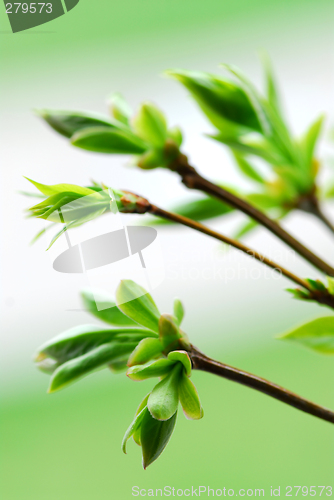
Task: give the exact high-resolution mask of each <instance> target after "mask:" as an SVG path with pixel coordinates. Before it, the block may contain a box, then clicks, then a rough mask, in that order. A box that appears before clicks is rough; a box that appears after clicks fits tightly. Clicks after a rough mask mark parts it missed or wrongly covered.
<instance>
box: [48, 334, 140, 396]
mask: <svg viewBox="0 0 334 500" xmlns="http://www.w3.org/2000/svg"><path fill="white" fill-rule="evenodd" d="M136 345H137V344H136V343H135V342H123V343H119V342H110V343H109V344H103V345H100V346H99V347H96V348H95V349H93V350H92V351H89V352H88V353H87V354H84V355H83V356H79V357H78V358H74V359H71V360H70V361H67V362H66V363H64V364H62V365H61V366H59V367H58V368H57V370H56V371H55V372H54V374H53V376H52V378H51V381H50V386H49V390H48V392H49V393H51V392H56V391H59V389H62V388H63V387H65V386H67V385H68V384H71V383H72V382H75V381H76V380H78V379H80V378H82V377H84V376H85V375H88V374H89V373H91V372H93V371H95V370H97V369H98V368H102V367H104V366H107V365H108V364H109V363H111V362H112V361H116V360H118V359H122V358H123V356H124V355H125V354H130V352H131V351H132V350H133V349H134V348H135V347H136Z"/></svg>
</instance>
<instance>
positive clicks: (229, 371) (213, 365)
mask: <svg viewBox="0 0 334 500" xmlns="http://www.w3.org/2000/svg"><path fill="white" fill-rule="evenodd" d="M189 356H190V359H191V361H192V363H193V368H194V369H195V370H201V371H204V372H207V373H213V374H215V375H218V376H220V377H223V378H226V379H228V380H232V381H233V382H238V383H239V384H242V385H245V386H247V387H250V388H252V389H255V390H256V391H260V392H263V393H264V394H266V395H267V396H270V397H272V398H275V399H278V400H279V401H282V402H283V403H286V404H288V405H290V406H293V407H294V408H297V409H298V410H301V411H303V412H305V413H308V414H310V415H313V416H314V417H318V418H320V419H322V420H326V421H327V422H331V423H332V424H333V423H334V412H333V411H331V410H329V409H327V408H325V407H323V406H319V405H317V404H315V403H312V401H309V400H307V399H304V398H302V397H301V396H298V395H297V394H294V393H293V392H290V391H288V390H287V389H284V388H283V387H280V386H279V385H276V384H273V383H272V382H269V381H268V380H265V379H263V378H260V377H257V376H256V375H252V374H251V373H248V372H244V371H243V370H239V369H238V368H234V367H232V366H229V365H225V364H224V363H220V362H219V361H215V360H214V359H211V358H209V357H208V356H206V355H205V354H203V353H201V352H200V351H198V350H197V349H196V348H195V347H194V346H192V350H191V351H190V352H189Z"/></svg>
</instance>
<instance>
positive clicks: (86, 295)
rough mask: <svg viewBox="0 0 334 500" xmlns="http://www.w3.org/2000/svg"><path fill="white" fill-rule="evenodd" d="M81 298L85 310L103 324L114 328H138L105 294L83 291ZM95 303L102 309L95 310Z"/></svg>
mask: <svg viewBox="0 0 334 500" xmlns="http://www.w3.org/2000/svg"><path fill="white" fill-rule="evenodd" d="M81 298H82V301H83V304H84V307H85V309H86V310H87V311H88V312H90V313H91V314H93V315H94V316H95V317H96V318H98V319H100V320H101V321H104V322H105V323H109V324H110V325H116V326H138V323H135V322H134V321H132V319H130V318H129V317H128V316H126V315H125V314H123V313H122V311H121V310H120V309H118V307H117V306H116V303H115V301H114V300H113V299H112V298H111V297H110V296H109V295H108V294H106V293H105V292H102V291H97V290H96V291H92V290H83V291H82V292H81ZM97 301H98V303H99V305H101V306H103V307H104V308H103V309H101V310H98V309H97V306H96V302H97Z"/></svg>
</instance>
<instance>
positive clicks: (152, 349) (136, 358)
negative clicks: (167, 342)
mask: <svg viewBox="0 0 334 500" xmlns="http://www.w3.org/2000/svg"><path fill="white" fill-rule="evenodd" d="M161 353H162V344H161V342H160V340H158V339H152V338H147V339H143V340H141V341H140V342H139V344H138V345H137V347H136V349H135V350H134V351H133V352H132V353H131V356H130V357H129V360H128V366H134V365H143V364H144V363H147V362H148V361H150V360H151V359H152V358H155V357H156V356H158V354H161Z"/></svg>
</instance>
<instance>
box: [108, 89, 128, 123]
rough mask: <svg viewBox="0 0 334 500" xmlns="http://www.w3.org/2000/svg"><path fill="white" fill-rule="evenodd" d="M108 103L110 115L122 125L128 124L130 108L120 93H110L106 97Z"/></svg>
mask: <svg viewBox="0 0 334 500" xmlns="http://www.w3.org/2000/svg"><path fill="white" fill-rule="evenodd" d="M108 105H109V109H110V112H111V114H112V116H113V117H114V118H115V119H116V120H117V121H119V122H121V123H123V124H124V125H127V126H128V125H129V120H130V117H131V116H132V109H131V108H130V106H129V105H128V103H127V102H126V100H125V99H124V98H123V96H122V95H121V94H118V93H116V94H112V95H111V96H110V97H109V99H108Z"/></svg>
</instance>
